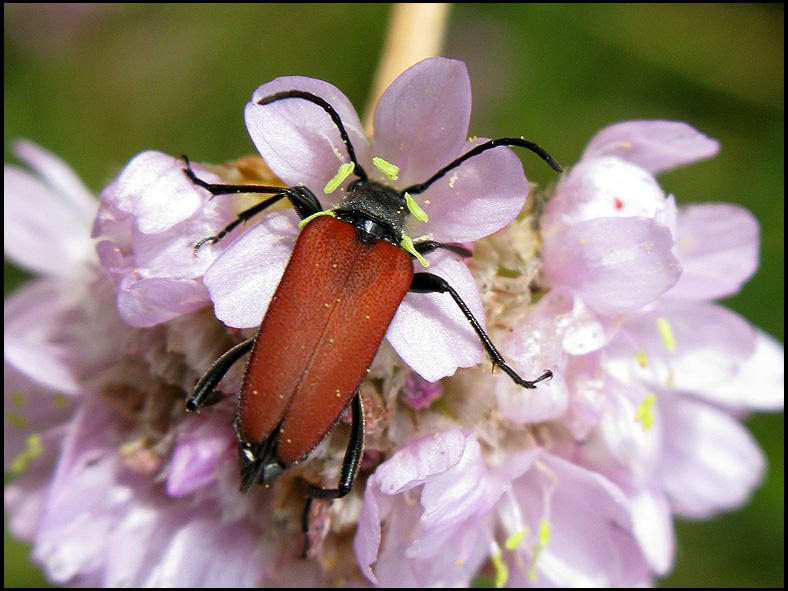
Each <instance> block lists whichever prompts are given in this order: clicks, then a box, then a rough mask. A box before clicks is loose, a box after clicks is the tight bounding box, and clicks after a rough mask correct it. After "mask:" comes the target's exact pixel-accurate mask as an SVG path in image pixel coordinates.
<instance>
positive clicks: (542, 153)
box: [401, 137, 564, 195]
mask: <svg viewBox="0 0 788 591" xmlns="http://www.w3.org/2000/svg"><path fill="white" fill-rule="evenodd" d="M499 146H519V147H521V148H526V149H528V150H530V151H531V152H533V153H534V154H536V155H537V156H539V157H540V158H541V159H542V160H544V161H545V162H547V164H548V165H549V166H550V168H552V169H553V170H555V171H556V172H563V171H564V169H563V168H561V165H560V164H558V162H556V160H555V158H553V157H552V156H550V154H548V153H547V151H546V150H545V149H544V148H541V147H539V146H538V145H536V144H535V143H533V142H529V141H528V140H524V139H523V138H518V137H502V138H498V139H497V140H490V141H487V142H484V143H483V144H479V145H478V146H476V147H475V148H472V149H470V150H468V151H467V152H466V153H465V154H463V155H462V156H460V157H459V158H457V159H456V160H453V161H452V162H449V163H448V164H447V165H446V166H444V167H443V168H441V169H440V170H439V171H438V172H436V173H435V174H433V175H432V176H431V177H430V178H428V179H427V180H426V181H424V182H423V183H419V184H418V185H411V186H410V187H407V188H405V189H402V191H401V193H402V194H403V195H404V194H405V193H409V194H411V195H416V194H418V193H423V192H424V191H426V190H427V188H428V187H429V186H430V185H431V184H432V183H434V182H435V181H437V180H438V179H439V178H441V177H442V176H443V175H445V174H446V173H447V172H449V171H450V170H453V169H455V168H457V167H458V166H459V165H460V164H462V163H463V162H465V161H466V160H468V158H473V157H474V156H477V155H479V154H481V153H482V152H486V151H487V150H492V149H493V148H497V147H499Z"/></svg>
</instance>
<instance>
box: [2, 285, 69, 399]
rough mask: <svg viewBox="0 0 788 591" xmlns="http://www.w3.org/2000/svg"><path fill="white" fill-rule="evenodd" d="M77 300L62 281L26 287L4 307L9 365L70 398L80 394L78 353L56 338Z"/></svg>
mask: <svg viewBox="0 0 788 591" xmlns="http://www.w3.org/2000/svg"><path fill="white" fill-rule="evenodd" d="M76 298H78V294H76V293H73V292H70V291H67V290H65V289H64V286H63V283H62V281H61V280H58V279H50V280H39V281H34V282H31V283H28V284H27V285H24V286H22V287H21V288H20V289H18V290H17V291H16V292H15V293H14V294H12V295H11V296H9V298H8V299H7V300H6V301H5V302H4V304H3V326H4V328H5V331H4V335H3V353H4V356H5V360H6V362H7V363H9V364H10V365H12V366H13V367H15V368H16V369H17V370H19V371H21V372H22V373H24V374H25V375H27V376H28V377H30V378H31V379H32V380H35V381H36V382H38V383H39V384H41V385H43V386H46V387H48V388H51V389H52V390H54V391H55V392H62V393H63V394H69V395H74V394H77V393H78V392H79V391H80V384H79V378H78V376H77V375H76V367H75V365H74V356H75V352H74V351H73V349H72V348H70V347H69V346H68V343H63V342H62V337H58V338H53V335H56V334H57V332H58V328H59V327H60V326H61V325H62V315H63V314H64V313H65V312H66V310H67V309H68V308H69V307H70V306H72V305H73V304H74V303H75V302H76Z"/></svg>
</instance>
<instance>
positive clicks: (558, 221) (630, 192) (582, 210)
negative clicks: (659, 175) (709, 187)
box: [542, 157, 674, 234]
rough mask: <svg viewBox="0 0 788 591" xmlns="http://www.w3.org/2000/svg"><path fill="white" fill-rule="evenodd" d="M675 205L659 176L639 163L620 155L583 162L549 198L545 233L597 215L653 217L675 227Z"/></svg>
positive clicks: (601, 216) (543, 223)
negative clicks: (667, 198)
mask: <svg viewBox="0 0 788 591" xmlns="http://www.w3.org/2000/svg"><path fill="white" fill-rule="evenodd" d="M671 214H672V207H671V206H670V204H669V203H668V202H667V201H666V199H665V193H664V192H663V191H662V189H661V188H660V186H659V184H658V183H657V181H656V179H655V178H654V177H653V176H652V175H651V174H649V173H648V172H647V171H645V170H643V169H642V168H640V167H639V166H635V165H634V164H631V163H629V162H625V161H624V160H619V159H618V158H611V157H607V158H595V159H592V160H586V161H583V162H580V163H579V164H578V165H577V166H575V167H574V168H572V169H571V170H570V171H569V174H568V175H567V176H565V177H564V178H563V179H562V180H561V182H560V183H559V185H558V188H557V189H556V193H555V195H554V196H553V197H552V198H551V199H550V200H548V202H547V206H546V208H545V215H544V219H543V222H542V226H543V228H545V233H548V234H549V232H551V231H552V230H553V229H554V228H555V227H556V226H559V227H560V225H562V224H574V223H577V222H582V221H585V220H590V219H595V218H628V217H645V218H652V219H654V220H656V221H657V222H659V223H661V224H662V225H665V226H668V227H672V224H673V223H674V222H673V220H672V219H671V217H672V215H671Z"/></svg>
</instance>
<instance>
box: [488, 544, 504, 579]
mask: <svg viewBox="0 0 788 591" xmlns="http://www.w3.org/2000/svg"><path fill="white" fill-rule="evenodd" d="M490 560H491V561H492V564H493V568H494V569H495V588H496V589H500V588H502V587H503V586H505V585H506V581H508V580H509V567H508V566H506V563H505V562H504V561H503V558H502V557H501V550H500V548H498V544H495V543H493V548H492V554H491V555H490Z"/></svg>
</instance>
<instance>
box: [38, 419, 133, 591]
mask: <svg viewBox="0 0 788 591" xmlns="http://www.w3.org/2000/svg"><path fill="white" fill-rule="evenodd" d="M118 416H119V415H117V414H113V413H111V412H109V410H108V407H103V406H101V405H95V404H93V405H85V406H83V407H82V408H81V409H80V410H79V412H78V415H77V416H76V417H75V418H74V420H73V422H72V423H71V426H72V430H71V431H70V433H69V436H68V438H67V440H66V443H65V445H64V448H63V456H62V457H61V459H60V461H59V463H58V468H57V471H56V473H55V476H54V480H53V482H52V486H51V487H50V495H49V499H48V501H47V506H46V511H45V513H44V515H43V516H42V521H41V525H40V527H39V531H38V533H37V535H36V539H35V548H34V552H33V556H34V558H35V559H36V560H37V561H39V562H40V563H42V564H43V565H44V566H45V567H46V569H47V573H48V576H49V577H50V578H51V579H52V580H53V581H54V582H56V583H66V582H68V581H69V580H70V579H72V578H73V577H75V576H77V575H78V574H79V573H81V572H83V571H90V570H93V569H94V568H96V567H97V566H99V565H100V564H101V563H102V562H103V557H104V552H105V550H106V544H107V540H109V539H112V529H113V526H114V523H115V520H116V519H118V518H120V516H122V515H124V514H126V513H127V511H128V509H129V506H130V504H131V503H132V502H133V498H134V487H135V484H134V483H135V481H136V484H137V485H143V482H147V479H146V478H142V477H137V476H135V475H133V474H127V475H126V477H125V478H120V477H119V476H120V471H121V467H120V463H119V459H118V456H117V454H115V453H112V451H111V450H112V445H111V444H110V442H109V440H110V438H111V437H112V434H113V433H116V429H117V425H118V423H117V421H118ZM99 491H100V492H99Z"/></svg>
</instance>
